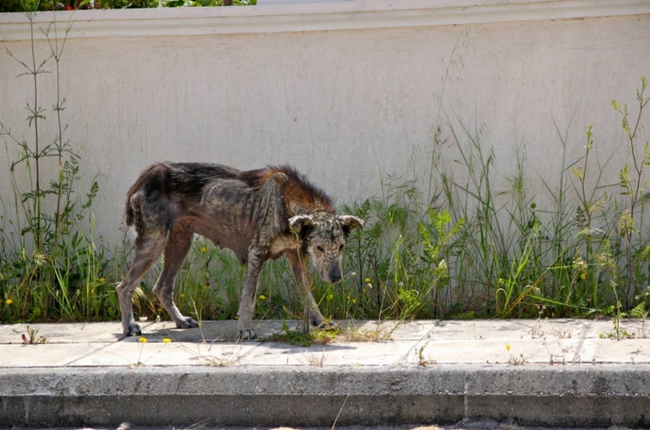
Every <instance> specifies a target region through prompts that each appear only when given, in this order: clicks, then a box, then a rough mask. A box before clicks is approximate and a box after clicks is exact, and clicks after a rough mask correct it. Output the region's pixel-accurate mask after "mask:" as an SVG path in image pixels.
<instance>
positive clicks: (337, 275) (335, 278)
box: [329, 269, 341, 284]
mask: <svg viewBox="0 0 650 430" xmlns="http://www.w3.org/2000/svg"><path fill="white" fill-rule="evenodd" d="M329 278H330V282H331V283H332V284H336V283H337V282H339V281H340V280H341V270H339V269H333V270H332V271H331V272H330V276H329Z"/></svg>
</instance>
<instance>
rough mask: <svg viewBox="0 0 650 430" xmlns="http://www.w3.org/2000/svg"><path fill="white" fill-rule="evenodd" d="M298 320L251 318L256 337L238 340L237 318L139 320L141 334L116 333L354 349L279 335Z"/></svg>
mask: <svg viewBox="0 0 650 430" xmlns="http://www.w3.org/2000/svg"><path fill="white" fill-rule="evenodd" d="M301 324H302V322H301V321H297V320H290V321H277V320H262V321H254V322H253V328H254V329H255V333H256V335H257V339H255V340H252V341H242V340H241V339H239V326H238V324H237V321H202V322H201V323H200V326H199V327H198V328H191V329H178V328H175V327H174V323H173V322H172V321H165V322H156V323H149V324H147V323H143V324H141V328H142V334H141V335H140V336H133V337H125V336H123V335H116V336H117V337H119V338H120V339H121V340H122V341H125V342H142V341H143V340H142V338H144V339H145V341H146V342H147V343H149V342H152V343H158V342H160V343H165V342H182V343H195V344H219V343H223V344H226V343H240V344H242V345H255V344H263V345H264V346H265V347H267V348H273V349H287V348H299V349H302V348H305V349H307V350H310V351H314V352H318V351H324V350H327V351H333V350H351V349H355V348H354V347H353V346H350V345H342V344H338V343H336V344H332V343H318V342H314V343H313V344H311V345H300V344H295V343H293V342H292V341H291V340H290V339H289V338H291V336H283V335H286V334H287V333H295V334H296V335H299V334H300V333H301Z"/></svg>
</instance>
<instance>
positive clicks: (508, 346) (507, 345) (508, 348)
mask: <svg viewBox="0 0 650 430" xmlns="http://www.w3.org/2000/svg"><path fill="white" fill-rule="evenodd" d="M506 349H507V350H508V351H510V344H509V343H507V344H506Z"/></svg>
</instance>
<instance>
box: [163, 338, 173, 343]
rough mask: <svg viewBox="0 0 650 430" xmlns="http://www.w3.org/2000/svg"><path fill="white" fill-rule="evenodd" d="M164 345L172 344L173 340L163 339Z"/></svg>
mask: <svg viewBox="0 0 650 430" xmlns="http://www.w3.org/2000/svg"><path fill="white" fill-rule="evenodd" d="M163 343H172V340H171V339H170V338H168V337H164V338H163Z"/></svg>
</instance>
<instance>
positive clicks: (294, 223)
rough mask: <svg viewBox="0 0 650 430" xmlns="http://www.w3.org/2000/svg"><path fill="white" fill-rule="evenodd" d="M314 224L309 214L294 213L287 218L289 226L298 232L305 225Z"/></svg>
mask: <svg viewBox="0 0 650 430" xmlns="http://www.w3.org/2000/svg"><path fill="white" fill-rule="evenodd" d="M313 225H314V218H313V217H312V216H311V215H296V216H292V217H291V218H289V228H290V229H291V230H293V231H295V232H296V233H298V234H300V232H301V231H303V230H304V229H305V228H306V227H311V226H313Z"/></svg>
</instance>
